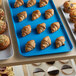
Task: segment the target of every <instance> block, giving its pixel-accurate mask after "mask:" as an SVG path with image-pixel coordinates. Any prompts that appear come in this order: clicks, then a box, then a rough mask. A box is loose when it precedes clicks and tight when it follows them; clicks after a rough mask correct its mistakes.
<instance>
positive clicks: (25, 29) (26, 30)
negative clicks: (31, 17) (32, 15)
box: [22, 25, 31, 37]
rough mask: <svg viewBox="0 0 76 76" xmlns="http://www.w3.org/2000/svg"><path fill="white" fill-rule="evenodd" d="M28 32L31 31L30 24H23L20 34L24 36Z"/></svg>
mask: <svg viewBox="0 0 76 76" xmlns="http://www.w3.org/2000/svg"><path fill="white" fill-rule="evenodd" d="M30 33H31V26H30V25H27V26H24V27H23V29H22V36H23V37H24V36H26V35H28V34H30Z"/></svg>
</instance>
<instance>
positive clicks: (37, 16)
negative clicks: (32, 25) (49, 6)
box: [32, 10, 41, 20]
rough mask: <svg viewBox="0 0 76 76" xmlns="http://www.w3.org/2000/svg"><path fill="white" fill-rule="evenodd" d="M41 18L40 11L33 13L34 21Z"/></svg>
mask: <svg viewBox="0 0 76 76" xmlns="http://www.w3.org/2000/svg"><path fill="white" fill-rule="evenodd" d="M40 16H41V13H40V11H39V10H36V11H34V12H33V13H32V20H36V19H37V18H39V17H40Z"/></svg>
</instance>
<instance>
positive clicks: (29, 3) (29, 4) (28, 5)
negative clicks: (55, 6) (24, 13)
mask: <svg viewBox="0 0 76 76" xmlns="http://www.w3.org/2000/svg"><path fill="white" fill-rule="evenodd" d="M35 4H36V0H29V1H28V2H27V7H32V6H34V5H35Z"/></svg>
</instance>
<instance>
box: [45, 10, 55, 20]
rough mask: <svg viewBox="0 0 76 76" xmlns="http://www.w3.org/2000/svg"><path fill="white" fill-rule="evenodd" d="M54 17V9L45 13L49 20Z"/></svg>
mask: <svg viewBox="0 0 76 76" xmlns="http://www.w3.org/2000/svg"><path fill="white" fill-rule="evenodd" d="M53 15H54V10H53V9H48V10H46V11H45V18H46V19H49V18H51V17H52V16H53Z"/></svg>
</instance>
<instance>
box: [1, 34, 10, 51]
mask: <svg viewBox="0 0 76 76" xmlns="http://www.w3.org/2000/svg"><path fill="white" fill-rule="evenodd" d="M9 45H10V39H9V37H8V36H6V35H4V34H1V35H0V50H4V49H6V48H7V47H8V46H9Z"/></svg>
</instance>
